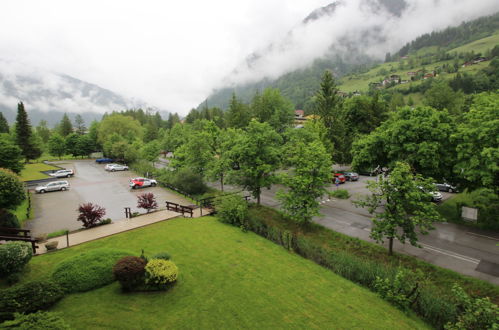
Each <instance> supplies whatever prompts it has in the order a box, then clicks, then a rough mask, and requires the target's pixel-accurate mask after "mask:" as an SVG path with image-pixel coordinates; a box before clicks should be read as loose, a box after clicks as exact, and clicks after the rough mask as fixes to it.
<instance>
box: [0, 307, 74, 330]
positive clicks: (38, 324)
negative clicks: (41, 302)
mask: <svg viewBox="0 0 499 330" xmlns="http://www.w3.org/2000/svg"><path fill="white" fill-rule="evenodd" d="M1 326H2V327H3V328H13V329H20V330H42V329H43V330H45V329H51V330H66V329H71V328H70V327H69V325H68V324H67V323H66V322H65V321H64V319H63V318H62V317H61V316H60V314H59V313H51V312H41V311H40V312H36V313H33V314H28V315H24V314H17V313H16V314H15V318H14V320H12V321H6V322H5V323H3V324H2V325H1Z"/></svg>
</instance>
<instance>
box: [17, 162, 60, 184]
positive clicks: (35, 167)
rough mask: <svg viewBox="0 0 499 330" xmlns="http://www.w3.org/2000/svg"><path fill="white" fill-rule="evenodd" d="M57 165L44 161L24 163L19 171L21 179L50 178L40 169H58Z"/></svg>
mask: <svg viewBox="0 0 499 330" xmlns="http://www.w3.org/2000/svg"><path fill="white" fill-rule="evenodd" d="M58 169H59V168H58V167H55V166H52V165H47V164H45V163H35V164H25V165H24V169H23V170H22V171H21V173H20V177H21V179H22V180H23V181H30V180H40V179H46V178H50V176H48V175H46V174H43V173H41V171H50V170H58Z"/></svg>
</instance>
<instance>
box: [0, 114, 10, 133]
mask: <svg viewBox="0 0 499 330" xmlns="http://www.w3.org/2000/svg"><path fill="white" fill-rule="evenodd" d="M0 133H9V124H8V123H7V120H6V119H5V117H4V116H3V113H1V112H0Z"/></svg>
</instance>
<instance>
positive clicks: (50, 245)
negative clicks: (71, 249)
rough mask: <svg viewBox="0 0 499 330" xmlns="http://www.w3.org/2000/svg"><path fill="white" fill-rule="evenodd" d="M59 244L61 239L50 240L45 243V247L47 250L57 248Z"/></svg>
mask: <svg viewBox="0 0 499 330" xmlns="http://www.w3.org/2000/svg"><path fill="white" fill-rule="evenodd" d="M58 244H59V241H52V242H48V243H45V248H46V249H47V251H53V250H57V245H58Z"/></svg>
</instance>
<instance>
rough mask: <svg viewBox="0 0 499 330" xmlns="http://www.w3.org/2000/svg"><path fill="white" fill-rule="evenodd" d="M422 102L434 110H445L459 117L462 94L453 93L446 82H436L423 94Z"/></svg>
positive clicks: (462, 104) (462, 102) (459, 92)
mask: <svg viewBox="0 0 499 330" xmlns="http://www.w3.org/2000/svg"><path fill="white" fill-rule="evenodd" d="M423 102H424V104H425V105H428V106H430V107H433V108H435V109H438V110H443V109H447V110H448V111H449V112H450V113H451V114H453V115H459V114H461V112H462V110H461V109H462V108H463V106H464V94H463V92H461V91H458V92H454V91H453V90H452V88H450V86H449V84H448V83H447V81H446V80H437V81H434V82H433V84H432V86H431V88H430V89H428V90H427V91H426V93H425V94H424V99H423Z"/></svg>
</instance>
